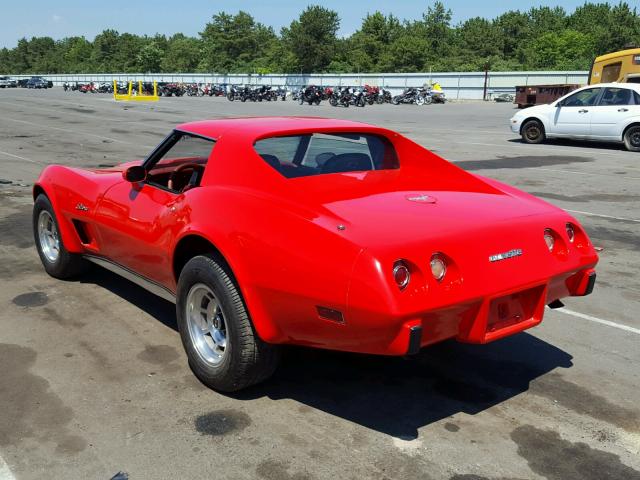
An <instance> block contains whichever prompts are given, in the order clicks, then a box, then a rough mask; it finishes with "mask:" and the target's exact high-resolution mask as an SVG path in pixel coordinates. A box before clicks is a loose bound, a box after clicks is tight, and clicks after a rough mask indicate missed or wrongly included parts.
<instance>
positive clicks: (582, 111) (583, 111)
mask: <svg viewBox="0 0 640 480" xmlns="http://www.w3.org/2000/svg"><path fill="white" fill-rule="evenodd" d="M588 111H589V110H586V109H584V108H583V109H582V110H578V113H587V112H588Z"/></svg>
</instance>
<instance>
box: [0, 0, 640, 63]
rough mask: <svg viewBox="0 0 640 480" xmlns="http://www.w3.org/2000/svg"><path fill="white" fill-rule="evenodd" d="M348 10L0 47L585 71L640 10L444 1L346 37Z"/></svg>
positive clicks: (28, 51)
mask: <svg viewBox="0 0 640 480" xmlns="http://www.w3.org/2000/svg"><path fill="white" fill-rule="evenodd" d="M339 27H340V17H339V15H338V13H337V12H335V11H333V10H329V9H327V8H324V7H322V6H318V5H312V6H309V7H307V8H306V9H305V10H304V11H303V12H302V13H301V14H300V16H299V17H298V18H297V19H295V20H293V21H292V22H291V24H290V25H289V26H287V27H284V28H282V29H281V30H280V32H278V33H277V32H276V31H275V30H274V29H273V28H272V27H270V26H267V25H264V24H262V23H260V22H259V21H257V20H256V19H255V18H253V16H251V15H250V14H249V13H247V12H244V11H240V12H239V13H237V14H235V15H232V14H228V13H225V12H221V13H218V14H216V15H214V16H213V17H212V19H211V21H210V22H208V23H207V24H206V25H205V26H204V28H203V30H202V31H201V32H200V33H199V35H198V36H197V37H190V36H187V35H183V34H181V33H178V34H175V35H172V36H170V37H167V36H165V35H161V34H156V35H154V36H146V35H144V36H141V35H134V34H130V33H122V34H121V33H119V32H117V31H115V30H110V29H109V30H104V31H103V32H102V33H100V34H99V35H97V36H96V37H95V38H94V39H93V41H90V40H87V39H86V38H85V37H67V38H63V39H61V40H54V39H53V38H51V37H33V38H31V39H30V40H28V39H26V38H23V39H21V40H19V41H18V44H17V46H16V47H15V48H12V49H8V48H3V49H1V50H0V73H9V74H10V73H14V74H20V73H120V72H122V73H128V72H130V73H139V72H215V73H261V74H264V73H312V72H313V73H321V72H335V73H341V72H363V73H364V72H425V71H430V70H431V71H478V70H482V69H484V68H485V66H486V67H487V68H489V69H491V70H494V71H500V70H586V69H588V68H589V67H590V65H591V62H592V60H593V58H594V57H595V56H597V55H601V54H603V53H608V52H612V51H615V50H619V49H621V48H624V47H625V46H628V45H630V44H635V45H638V46H640V16H639V15H638V12H637V10H636V8H633V9H632V8H630V6H629V4H627V3H626V2H621V3H619V4H617V5H611V4H608V3H585V4H584V5H582V6H580V7H578V8H576V10H575V11H573V12H572V13H570V14H569V13H567V11H565V10H564V9H563V8H562V7H553V8H552V7H536V8H531V9H530V10H528V11H520V10H512V11H508V12H506V13H503V14H502V15H500V16H498V17H496V18H494V19H491V20H489V19H486V18H481V17H475V18H470V19H468V20H466V21H464V22H460V23H458V24H455V25H454V24H453V23H452V11H451V10H450V9H447V8H446V7H445V6H444V4H443V3H441V2H440V1H436V2H435V3H433V4H432V5H431V6H429V7H428V8H427V9H426V11H425V12H424V13H423V15H422V18H420V19H417V20H401V19H399V18H398V17H396V16H394V15H392V14H391V15H384V14H382V13H380V12H375V13H370V14H367V15H366V16H365V17H364V18H363V20H362V25H361V26H360V28H359V29H358V30H357V31H356V32H354V33H353V34H352V35H350V36H348V37H346V38H339V37H338V35H337V32H338V29H339Z"/></svg>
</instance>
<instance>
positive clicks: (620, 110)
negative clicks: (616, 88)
mask: <svg viewBox="0 0 640 480" xmlns="http://www.w3.org/2000/svg"><path fill="white" fill-rule="evenodd" d="M618 111H619V112H628V111H629V109H628V108H619V109H618Z"/></svg>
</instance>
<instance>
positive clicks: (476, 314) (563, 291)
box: [388, 268, 596, 355]
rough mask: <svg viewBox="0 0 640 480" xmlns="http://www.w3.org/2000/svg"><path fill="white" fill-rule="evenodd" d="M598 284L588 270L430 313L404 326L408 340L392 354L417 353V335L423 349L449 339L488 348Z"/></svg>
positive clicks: (395, 344)
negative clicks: (549, 307)
mask: <svg viewBox="0 0 640 480" xmlns="http://www.w3.org/2000/svg"><path fill="white" fill-rule="evenodd" d="M595 281H596V272H595V270H594V269H593V268H588V269H584V270H581V271H578V272H576V273H574V274H572V275H570V276H568V277H565V278H553V279H551V280H550V281H549V282H544V283H534V284H529V285H524V286H519V287H518V288H514V289H511V290H508V291H503V292H499V293H496V294H493V295H489V296H486V297H484V298H482V299H478V300H475V301H470V302H465V303H462V304H459V305H455V306H451V307H446V308H442V309H438V310H435V311H430V312H426V313H425V314H424V315H422V316H420V317H418V318H415V319H411V320H409V321H406V322H405V323H404V324H403V328H401V329H400V332H399V333H400V334H399V336H401V337H404V339H403V340H400V338H398V337H396V338H395V339H394V340H393V342H391V344H390V347H391V348H390V351H389V352H388V353H389V354H391V355H393V354H396V355H404V354H413V353H417V352H418V351H419V348H416V344H417V343H418V339H417V338H416V337H417V335H420V339H419V344H420V347H424V346H426V345H430V344H433V343H437V342H439V341H442V340H446V339H448V338H455V339H456V340H457V341H459V342H464V343H478V344H484V343H489V342H492V341H494V340H498V339H501V338H504V337H508V336H510V335H514V334H516V333H519V332H522V331H524V330H527V329H529V328H532V327H535V326H536V325H538V324H540V322H542V318H543V316H544V308H545V306H546V305H548V304H549V303H551V302H553V301H554V300H559V299H560V298H564V297H566V296H585V295H589V294H590V293H591V292H593V289H594V286H595ZM403 345H405V346H406V348H405V347H403Z"/></svg>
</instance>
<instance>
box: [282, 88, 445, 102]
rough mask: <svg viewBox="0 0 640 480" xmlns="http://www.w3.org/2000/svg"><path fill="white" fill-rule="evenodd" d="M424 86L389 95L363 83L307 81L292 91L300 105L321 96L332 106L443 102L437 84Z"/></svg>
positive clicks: (441, 93)
mask: <svg viewBox="0 0 640 480" xmlns="http://www.w3.org/2000/svg"><path fill="white" fill-rule="evenodd" d="M435 87H436V88H434V86H433V85H432V86H424V87H409V88H406V89H405V90H404V91H403V92H402V93H401V94H400V95H395V96H393V95H391V92H390V91H389V90H387V89H385V88H380V87H377V86H371V85H365V86H364V87H320V86H317V85H307V86H306V87H302V88H301V89H300V90H298V91H296V92H294V93H293V95H292V98H293V100H297V101H298V103H300V105H304V104H305V103H307V104H309V105H320V102H321V101H323V100H328V101H329V104H330V105H331V106H333V107H338V106H340V107H349V106H350V105H353V106H356V107H364V106H365V105H373V104H375V103H378V104H382V103H392V104H393V105H399V104H401V103H415V104H416V105H429V104H431V103H445V102H446V97H445V94H444V92H443V91H442V89H441V88H440V87H439V86H438V85H436V86H435Z"/></svg>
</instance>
